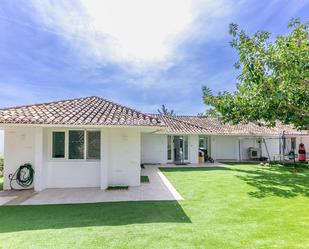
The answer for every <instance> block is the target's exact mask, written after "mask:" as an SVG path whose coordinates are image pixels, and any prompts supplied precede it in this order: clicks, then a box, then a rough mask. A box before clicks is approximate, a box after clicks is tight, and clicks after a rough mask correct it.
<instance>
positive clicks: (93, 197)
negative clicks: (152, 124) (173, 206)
mask: <svg viewBox="0 0 309 249" xmlns="http://www.w3.org/2000/svg"><path fill="white" fill-rule="evenodd" d="M142 175H147V176H148V177H149V183H142V184H141V185H140V186H138V187H130V188H129V189H128V190H101V189H99V188H67V189H45V190H43V191H41V192H34V191H33V190H26V191H2V192H0V205H45V204H70V203H98V202H119V201H146V200H147V201H149V200H182V199H183V198H182V197H181V195H180V194H179V193H178V192H177V191H176V189H175V188H174V187H173V186H172V184H171V183H170V182H169V181H168V180H167V178H166V177H165V176H164V175H163V174H162V172H161V171H160V170H159V168H158V166H155V165H152V166H150V165H149V166H148V165H147V166H145V168H144V169H142Z"/></svg>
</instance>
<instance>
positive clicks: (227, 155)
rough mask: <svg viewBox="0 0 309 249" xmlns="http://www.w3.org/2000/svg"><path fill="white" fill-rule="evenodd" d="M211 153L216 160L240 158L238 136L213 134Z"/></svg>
mask: <svg viewBox="0 0 309 249" xmlns="http://www.w3.org/2000/svg"><path fill="white" fill-rule="evenodd" d="M210 140H211V141H210V147H211V148H210V154H211V157H212V158H213V159H215V160H219V159H224V160H238V159H239V156H238V155H239V153H238V151H239V150H238V147H239V144H238V140H239V138H238V137H236V136H211V139H210Z"/></svg>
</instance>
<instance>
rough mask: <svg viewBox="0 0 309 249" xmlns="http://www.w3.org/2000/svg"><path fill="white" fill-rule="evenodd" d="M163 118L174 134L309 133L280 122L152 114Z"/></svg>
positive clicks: (168, 130)
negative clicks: (270, 124) (268, 123)
mask: <svg viewBox="0 0 309 249" xmlns="http://www.w3.org/2000/svg"><path fill="white" fill-rule="evenodd" d="M152 115H153V116H154V117H157V118H159V119H161V120H162V121H163V122H164V123H165V124H166V126H167V128H166V130H165V132H166V133H174V134H177V133H179V134H185V133H188V134H194V133H197V134H217V135H246V136H248V135H253V136H258V135H266V136H267V135H269V136H274V135H279V134H282V132H283V131H284V132H285V134H287V135H309V131H304V130H297V129H295V128H293V126H291V125H283V124H282V123H280V122H278V123H277V125H276V126H275V127H272V128H270V127H266V126H260V125H257V124H254V123H248V124H238V125H233V124H229V123H227V124H223V123H221V122H220V120H219V119H218V118H216V117H207V118H206V117H198V116H166V115H158V114H152Z"/></svg>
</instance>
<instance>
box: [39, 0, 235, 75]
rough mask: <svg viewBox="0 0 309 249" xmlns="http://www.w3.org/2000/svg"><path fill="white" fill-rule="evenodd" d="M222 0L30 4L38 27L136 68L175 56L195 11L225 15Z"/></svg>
mask: <svg viewBox="0 0 309 249" xmlns="http://www.w3.org/2000/svg"><path fill="white" fill-rule="evenodd" d="M226 1H227V0H217V1H211V0H204V1H202V0H127V1H123V0H80V1H79V2H77V1H73V2H69V1H64V2H63V1H62V2H56V3H55V2H53V1H39V0H34V1H33V6H34V10H35V13H36V14H37V17H38V19H39V22H40V23H42V24H43V25H44V28H48V29H50V30H51V31H52V32H55V33H58V34H60V35H62V36H63V37H64V38H66V40H67V41H68V42H70V44H71V45H73V46H74V47H75V48H76V49H78V50H79V52H82V53H86V54H87V55H89V56H90V57H93V59H94V60H96V61H100V62H110V61H111V62H116V63H119V62H120V63H124V64H125V65H126V66H130V67H132V68H133V69H138V70H140V69H141V68H149V66H153V65H156V67H159V68H160V67H168V66H169V65H170V63H171V62H172V61H173V60H175V59H177V57H179V56H180V55H179V54H177V56H176V53H175V49H176V47H177V45H178V44H179V43H180V42H181V41H183V40H184V39H185V38H187V37H190V36H192V35H193V33H195V35H196V33H198V32H200V31H198V30H196V28H195V26H196V27H198V25H196V20H197V19H198V17H199V16H200V15H201V14H202V13H203V12H205V13H206V14H207V15H208V16H209V18H210V19H211V18H220V17H221V16H226V15H227V14H228V13H229V8H230V6H229V5H224V3H225V2H226ZM222 7H224V8H222ZM220 9H221V10H220ZM210 19H209V20H210ZM213 21H214V20H213ZM208 27H213V24H211V23H209V24H208ZM203 35H204V36H205V32H204V34H203Z"/></svg>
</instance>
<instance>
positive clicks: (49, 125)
mask: <svg viewBox="0 0 309 249" xmlns="http://www.w3.org/2000/svg"><path fill="white" fill-rule="evenodd" d="M0 127H1V128H2V129H4V189H9V188H10V184H9V178H8V176H9V174H12V173H14V172H15V171H16V169H17V168H18V167H19V166H20V165H22V164H25V163H30V164H31V165H32V166H33V167H34V170H35V176H34V189H35V190H36V191H40V190H43V189H45V188H68V187H100V188H101V189H106V188H107V187H108V186H119V185H120V186H138V185H139V184H140V174H141V167H140V164H141V163H145V164H146V163H148V164H158V163H160V164H166V163H173V162H182V163H192V164H197V163H199V162H201V158H202V159H203V158H204V157H206V155H208V156H211V157H213V158H214V159H217V160H219V159H221V160H246V159H249V156H250V155H249V154H248V152H249V150H250V149H252V150H253V151H255V152H256V153H258V154H257V155H255V156H258V157H261V156H265V157H268V158H271V159H273V158H275V157H277V156H278V155H279V154H280V153H281V152H280V148H283V147H282V146H280V143H282V142H283V140H282V139H279V136H280V135H281V134H282V133H283V131H284V132H285V137H286V138H287V139H285V140H284V143H285V146H284V148H285V150H286V151H288V150H290V149H291V144H295V145H298V143H299V142H300V141H303V142H304V143H305V145H306V147H307V148H309V139H308V132H306V131H297V130H295V129H293V128H292V127H291V126H284V125H279V126H277V127H275V128H265V127H260V126H258V125H254V124H247V125H237V126H233V125H229V124H226V125H223V124H221V123H220V122H219V120H218V119H216V118H200V117H193V116H177V117H174V116H173V117H171V116H162V115H151V114H143V113H141V112H138V111H136V110H134V109H131V108H128V107H125V106H122V105H119V104H116V103H113V102H111V101H108V100H105V99H102V98H99V97H86V98H78V99H71V100H63V101H57V102H50V103H43V104H35V105H26V106H20V107H13V108H5V109H1V110H0ZM265 144H266V146H265ZM266 148H267V149H268V152H267V151H266ZM251 156H252V155H251Z"/></svg>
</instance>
